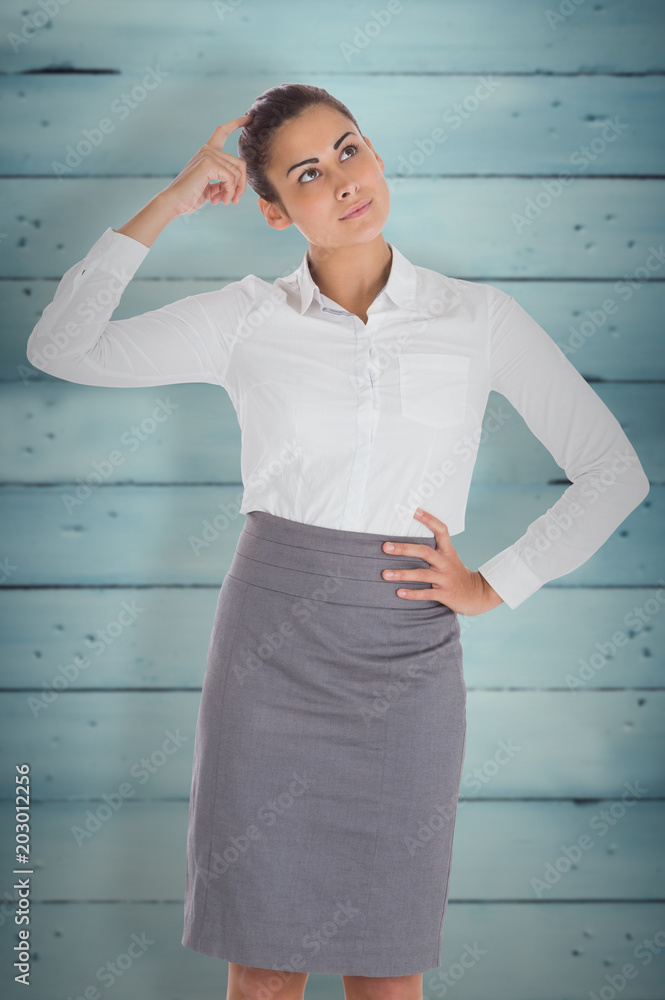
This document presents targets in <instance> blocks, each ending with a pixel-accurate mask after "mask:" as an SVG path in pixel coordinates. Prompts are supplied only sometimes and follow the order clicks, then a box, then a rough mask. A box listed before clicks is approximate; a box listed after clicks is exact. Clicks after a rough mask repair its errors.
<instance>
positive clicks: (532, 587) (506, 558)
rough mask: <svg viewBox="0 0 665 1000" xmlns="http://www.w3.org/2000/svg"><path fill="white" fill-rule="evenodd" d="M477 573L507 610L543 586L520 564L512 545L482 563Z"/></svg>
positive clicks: (538, 579)
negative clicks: (499, 598) (480, 574)
mask: <svg viewBox="0 0 665 1000" xmlns="http://www.w3.org/2000/svg"><path fill="white" fill-rule="evenodd" d="M478 572H479V573H482V575H483V576H484V577H485V579H486V580H487V582H488V583H489V585H490V586H491V587H493V588H494V590H495V591H496V592H497V594H498V595H499V597H501V598H502V599H503V601H504V602H505V603H506V604H507V605H508V607H509V608H517V607H519V605H520V604H521V603H522V601H526V599H527V597H531V595H532V594H535V592H536V591H537V590H539V589H540V587H542V586H543V581H542V580H541V579H540V578H539V577H537V576H536V574H535V573H534V572H533V570H532V569H530V568H529V567H528V566H527V565H526V563H524V562H522V560H521V559H520V557H519V556H518V555H517V553H516V552H515V548H514V546H513V545H509V546H508V548H505V549H502V551H501V552H497V554H496V555H495V556H492V558H491V559H488V560H487V562H484V563H483V564H482V566H479V567H478Z"/></svg>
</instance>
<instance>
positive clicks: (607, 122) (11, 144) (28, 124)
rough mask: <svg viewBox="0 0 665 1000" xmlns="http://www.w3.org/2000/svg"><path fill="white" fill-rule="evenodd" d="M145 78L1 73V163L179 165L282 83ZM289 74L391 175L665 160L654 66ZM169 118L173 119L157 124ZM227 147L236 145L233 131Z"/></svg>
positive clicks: (656, 166)
mask: <svg viewBox="0 0 665 1000" xmlns="http://www.w3.org/2000/svg"><path fill="white" fill-rule="evenodd" d="M479 27H480V26H479ZM160 62H161V60H160ZM438 70H439V71H440V67H438ZM142 77H143V74H139V75H136V76H134V75H130V76H127V75H124V74H123V75H122V76H117V75H98V76H92V77H90V78H89V79H88V80H87V82H86V86H85V87H81V85H80V81H79V79H78V77H77V76H76V75H59V76H57V77H56V78H55V79H54V78H53V77H52V76H47V75H39V74H37V75H34V76H27V77H26V76H16V75H11V76H7V77H5V78H4V79H0V97H1V99H2V102H3V107H4V118H5V122H6V137H7V138H6V141H5V143H4V153H3V172H4V173H5V174H9V175H23V176H25V177H26V178H28V177H34V176H40V175H41V176H45V177H48V176H51V177H56V176H64V177H65V178H67V179H70V178H71V179H76V178H80V177H89V176H100V175H105V176H117V175H130V176H131V175H133V176H146V175H154V176H158V177H165V176H168V175H172V176H175V175H176V174H177V173H179V171H180V170H182V168H183V166H184V165H185V163H186V162H187V161H188V159H189V157H190V156H193V154H194V153H195V152H196V150H197V149H198V148H199V146H201V145H202V144H203V143H204V142H206V140H207V139H208V137H209V135H210V134H211V132H212V130H213V129H214V127H215V125H216V124H217V123H218V122H224V121H229V120H230V119H231V118H235V117H236V116H237V115H239V114H242V113H243V111H244V110H245V108H248V107H249V106H250V105H251V103H252V101H253V100H254V98H255V96H256V95H257V94H260V93H262V92H263V91H264V90H267V89H268V87H271V86H274V85H275V84H276V83H279V82H282V81H281V78H280V79H279V80H276V79H275V74H274V73H270V74H266V75H260V76H259V75H256V76H254V75H251V76H243V77H238V78H235V79H233V80H232V81H230V82H229V83H228V84H227V82H226V80H225V83H224V87H223V93H222V94H221V95H220V101H219V103H216V104H215V106H214V107H211V104H210V100H209V94H210V82H209V78H208V77H204V76H196V77H194V78H193V79H192V80H191V81H190V82H189V85H188V86H187V87H183V86H182V77H181V76H180V75H178V74H176V73H171V74H169V76H167V77H165V78H164V80H163V81H161V82H160V83H158V84H157V83H155V89H154V90H152V91H149V92H147V93H146V92H145V91H144V93H145V99H144V100H141V101H131V100H130V102H129V103H128V102H126V101H123V99H122V95H123V94H126V95H127V94H128V95H131V94H132V91H133V90H135V89H136V88H139V91H140V89H141V86H142V83H141V81H142ZM293 82H303V83H312V84H314V85H315V86H318V87H323V88H324V89H326V90H328V91H329V92H330V93H331V94H333V95H334V96H335V97H338V98H339V99H340V100H341V101H342V102H343V103H344V104H346V106H347V107H348V108H349V110H350V111H351V113H352V114H353V115H355V117H356V119H357V120H358V123H359V125H360V127H361V129H362V131H363V134H364V135H367V136H368V137H369V139H370V141H371V142H372V145H373V147H374V148H375V149H376V151H377V152H378V153H379V155H380V156H381V157H382V159H383V160H384V163H385V169H386V175H387V176H390V177H392V176H394V175H395V174H404V175H406V176H412V175H413V176H425V175H437V176H439V175H442V176H449V175H458V174H462V175H473V176H477V175H480V176H483V175H487V174H494V173H496V174H516V175H532V174H535V175H550V174H554V175H557V174H558V173H559V171H562V170H568V171H569V172H570V173H571V174H573V175H578V174H580V175H582V174H589V175H601V176H602V175H616V174H627V175H631V176H649V175H653V174H658V173H660V169H661V166H662V158H663V135H664V134H665V101H664V99H663V98H664V93H665V81H664V80H663V78H662V76H632V77H623V76H607V75H602V76H577V75H576V76H569V77H562V76H558V75H557V76H551V75H548V76H531V75H506V74H505V73H503V72H502V73H497V74H490V75H488V76H484V75H469V74H468V73H463V74H451V75H448V74H445V75H436V76H434V77H431V76H423V75H421V74H415V75H412V76H402V75H399V74H395V73H394V72H388V73H383V74H380V75H377V76H366V75H360V76H348V77H344V76H339V75H328V74H321V73H320V72H317V73H315V74H308V73H302V72H299V73H297V74H296V76H295V78H294V81H293ZM137 93H138V92H137ZM131 105H133V107H132V106H131ZM386 107H389V108H390V111H391V113H390V114H389V115H387V114H386V113H385V111H386ZM105 119H106V122H107V123H106V124H104V126H103V128H102V126H101V125H100V123H101V122H102V121H103V120H105ZM167 121H168V122H170V123H171V127H168V128H165V127H164V123H165V122H167ZM437 130H438V131H437ZM139 136H140V142H137V138H138V137H139ZM225 149H227V150H228V151H229V152H232V153H234V154H237V133H234V134H232V135H231V136H229V138H228V141H227V144H226V145H225ZM68 157H69V158H68ZM77 157H78V160H77ZM62 186H63V185H61V187H62Z"/></svg>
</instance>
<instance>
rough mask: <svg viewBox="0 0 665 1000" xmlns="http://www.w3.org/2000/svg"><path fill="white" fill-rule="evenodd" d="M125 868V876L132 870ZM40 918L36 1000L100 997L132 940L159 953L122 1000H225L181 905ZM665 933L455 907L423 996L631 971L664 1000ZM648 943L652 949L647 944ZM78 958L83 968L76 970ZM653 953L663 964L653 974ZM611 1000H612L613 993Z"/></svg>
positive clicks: (99, 907)
mask: <svg viewBox="0 0 665 1000" xmlns="http://www.w3.org/2000/svg"><path fill="white" fill-rule="evenodd" d="M139 850H140V853H141V854H143V856H144V857H148V856H149V854H148V849H147V848H146V847H142V848H141V847H140V848H139ZM116 860H117V864H118V868H120V867H121V866H122V863H123V860H124V858H123V857H122V856H120V857H117V858H116ZM492 862H493V859H492V858H491V857H489V856H488V855H487V853H484V854H483V856H482V857H481V858H479V859H478V865H479V867H481V868H484V870H485V871H488V869H490V867H491V866H492ZM34 915H35V923H36V924H37V925H38V926H39V927H40V928H43V929H44V930H43V934H42V935H41V939H40V945H39V961H38V962H35V965H34V977H33V983H34V985H33V986H32V989H31V993H30V996H31V1000H53V997H54V996H58V997H69V996H72V997H76V996H81V995H83V990H84V989H85V988H86V987H87V986H91V985H96V986H97V987H98V989H100V992H101V990H104V989H105V987H104V986H103V985H102V984H101V983H100V981H99V980H96V979H95V972H96V970H97V969H98V968H100V967H101V966H103V965H105V964H106V963H107V962H110V961H113V960H114V959H115V958H116V957H117V956H118V955H122V954H123V953H124V954H126V952H127V947H128V945H129V943H130V942H131V940H132V939H131V935H132V934H137V936H140V935H142V934H144V933H145V935H146V938H147V940H149V941H151V942H154V943H152V944H150V945H149V946H147V948H146V950H145V952H144V953H143V956H142V957H141V958H140V959H137V960H135V961H133V962H132V963H131V965H129V967H128V969H127V972H126V973H125V974H124V975H123V977H122V979H116V980H115V982H114V983H113V985H112V987H111V988H113V989H115V991H116V993H118V994H119V995H120V990H122V997H123V1000H146V997H151V998H152V997H155V998H159V1000H220V997H221V996H224V990H225V984H226V975H227V966H226V963H225V962H222V961H218V960H216V959H213V958H207V957H205V956H203V955H201V954H199V953H198V952H193V951H189V950H187V949H185V948H182V947H181V946H180V944H179V941H180V938H181V937H182V901H181V900H180V899H178V900H171V901H164V902H162V901H157V902H154V903H150V902H147V903H124V902H120V903H117V904H105V903H86V904H75V905H67V904H65V903H62V902H60V901H58V902H54V903H52V904H49V905H42V904H39V903H36V904H35V908H34ZM664 925H665V906H663V904H662V903H638V902H625V903H616V904H612V903H606V902H600V903H585V904H575V903H571V902H562V903H541V904H538V903H530V904H524V903H517V904H512V903H496V904H493V905H489V906H488V905H486V904H483V903H478V902H475V901H474V902H465V901H461V902H457V901H455V900H452V899H451V901H450V903H449V907H448V911H447V914H446V922H445V932H444V936H443V949H442V966H441V968H440V969H433V970H431V971H429V972H426V973H425V976H424V996H425V997H426V998H428V1000H434V998H437V1000H438V998H439V997H445V996H448V995H454V996H455V997H459V998H460V1000H487V998H488V997H491V998H492V1000H495V998H496V1000H559V998H561V997H579V996H584V997H588V996H590V994H591V991H592V990H593V991H595V992H596V994H597V995H598V996H602V994H601V993H599V991H600V990H602V989H603V988H605V990H606V991H607V990H609V989H610V987H609V983H608V979H607V977H611V976H612V975H616V974H617V973H618V972H619V971H620V970H621V969H622V967H623V966H624V965H626V964H627V963H630V964H632V965H633V967H634V969H635V973H636V976H635V978H634V979H633V980H632V981H630V982H629V984H628V986H627V989H629V992H625V991H624V992H623V993H621V994H619V996H622V997H630V1000H660V997H661V996H662V964H661V961H660V960H661V957H662V952H661V953H658V952H656V953H655V954H654V951H655V948H657V947H658V945H657V944H656V943H655V942H654V937H655V936H656V935H658V932H659V931H661V929H662V927H663V926H664ZM658 940H662V937H659V938H658ZM649 941H651V942H652V946H651V948H649V947H648V945H645V943H644V942H649ZM516 942H518V943H519V948H518V949H517V951H516V950H515V943H516ZM74 951H75V952H76V956H77V958H76V961H72V954H73V952H74ZM649 951H650V952H651V955H652V960H651V961H650V962H647V958H648V955H649ZM305 953H307V952H305ZM462 960H463V964H462ZM446 976H447V977H448V984H449V985H446ZM450 984H453V985H450ZM453 989H454V993H453ZM638 991H639V992H638ZM6 995H7V997H8V1000H17V998H18V997H21V996H23V995H24V993H20V992H19V991H18V987H17V988H15V989H14V990H13V991H12V992H8V993H7V994H6ZM101 995H105V993H102V994H101ZM111 995H112V993H111V992H109V996H111ZM305 995H306V997H307V1000H310V997H311V998H312V1000H343V987H342V981H341V979H340V978H339V976H323V975H311V976H310V977H309V979H308V982H307V992H306V994H305ZM606 995H607V996H611V994H610V993H609V992H607V993H606Z"/></svg>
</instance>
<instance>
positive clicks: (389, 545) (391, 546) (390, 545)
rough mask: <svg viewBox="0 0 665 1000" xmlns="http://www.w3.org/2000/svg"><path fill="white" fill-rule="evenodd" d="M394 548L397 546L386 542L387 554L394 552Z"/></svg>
mask: <svg viewBox="0 0 665 1000" xmlns="http://www.w3.org/2000/svg"><path fill="white" fill-rule="evenodd" d="M394 548H395V546H394V545H393V543H392V542H386V552H392V551H393V550H394Z"/></svg>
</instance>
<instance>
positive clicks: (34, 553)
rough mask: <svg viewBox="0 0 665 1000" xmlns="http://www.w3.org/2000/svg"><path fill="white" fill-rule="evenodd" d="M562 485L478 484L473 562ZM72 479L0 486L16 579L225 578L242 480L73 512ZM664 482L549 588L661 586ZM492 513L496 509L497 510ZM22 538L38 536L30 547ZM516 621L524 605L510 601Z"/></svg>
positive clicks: (470, 523) (110, 500) (112, 491)
mask: <svg viewBox="0 0 665 1000" xmlns="http://www.w3.org/2000/svg"><path fill="white" fill-rule="evenodd" d="M563 489H564V487H563V486H562V485H557V486H532V485H525V486H510V485H505V484H502V483H495V484H492V485H487V484H483V483H478V484H476V485H475V489H474V488H472V490H471V495H470V497H469V505H468V510H467V520H466V527H465V531H464V532H462V533H461V534H459V535H455V536H453V544H455V546H456V548H457V551H458V552H459V554H460V557H461V558H462V559H463V561H464V562H465V563H466V565H467V566H479V565H481V563H482V562H484V561H485V559H489V558H490V556H492V555H494V554H495V553H496V552H499V551H501V549H503V548H504V547H506V546H507V545H509V544H512V543H513V542H514V541H515V540H516V539H517V538H519V537H520V536H521V535H522V534H523V532H524V531H526V529H527V527H528V526H529V524H530V523H531V522H532V521H534V520H535V519H536V517H538V516H540V515H541V514H542V513H543V512H544V511H545V510H547V509H548V508H549V507H550V506H551V505H552V504H553V503H554V502H555V501H556V499H558V497H559V496H560V495H561V493H562V492H563ZM63 493H65V494H66V495H69V496H71V497H75V494H74V493H72V492H71V491H70V490H69V489H68V488H67V487H64V488H63V487H62V486H55V485H54V486H51V485H44V486H40V487H35V488H30V487H20V486H6V487H3V488H2V489H0V504H1V507H2V512H3V516H2V518H1V519H0V521H1V523H0V551H2V552H6V553H7V555H8V558H9V559H10V560H13V562H11V565H14V564H16V569H15V570H12V572H11V576H10V577H9V581H8V582H10V584H11V586H26V585H30V586H35V585H38V586H44V585H50V586H53V585H62V584H65V585H67V584H69V585H72V584H77V585H81V584H83V585H87V586H104V585H108V584H114V585H117V584H120V585H122V586H128V585H129V586H135V585H137V584H151V585H155V584H164V583H170V584H172V583H178V584H193V583H197V584H206V585H210V584H217V585H219V584H221V582H222V579H223V576H224V573H225V572H226V569H227V567H228V565H229V564H230V560H231V557H232V555H233V552H234V550H235V545H236V541H237V538H238V535H239V533H240V530H241V527H242V524H243V522H244V518H245V515H243V514H238V513H237V510H238V507H239V505H240V501H241V499H242V487H241V486H240V485H238V486H154V487H150V486H132V485H127V486H105V487H100V488H98V490H97V492H94V491H93V492H91V494H90V496H89V497H88V498H87V499H85V500H81V502H80V505H79V506H78V508H77V509H76V510H75V511H73V512H72V513H71V514H68V513H67V512H66V511H65V510H64V507H63V500H62V496H63ZM664 503H665V488H664V487H662V486H652V487H651V491H650V493H649V496H648V497H646V499H645V500H643V501H642V503H641V504H640V505H639V506H638V507H637V508H636V509H635V510H634V511H633V512H632V513H631V514H629V515H628V517H627V518H626V519H625V520H624V522H623V523H622V525H621V526H620V527H619V529H617V530H616V531H615V532H614V533H613V534H612V535H611V536H610V538H609V539H608V540H607V541H606V542H605V544H604V545H603V546H601V548H600V549H599V550H597V551H596V552H595V553H594V555H593V556H591V557H590V558H589V559H588V560H587V561H586V562H585V563H583V564H582V565H581V566H579V567H578V568H577V569H576V570H573V571H572V572H571V573H568V574H566V576H565V577H560V578H559V579H558V580H555V581H552V583H551V584H548V586H571V585H572V586H580V585H584V586H588V585H596V586H598V585H601V586H607V585H615V586H616V585H631V586H640V587H644V586H647V585H648V586H655V585H656V584H657V583H658V581H659V579H660V578H661V577H662V575H663V572H662V560H661V559H660V546H661V545H662V534H663V524H664V523H665V521H664V519H663V506H664ZM490 512H491V515H490ZM22 539H29V545H26V544H25V542H24V541H21V540H22ZM502 611H507V612H508V613H509V614H512V615H513V617H514V618H515V620H517V618H519V617H520V614H521V612H520V611H519V609H511V608H507V607H505V606H503V607H500V608H495V609H494V611H493V614H499V613H501V612H502Z"/></svg>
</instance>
